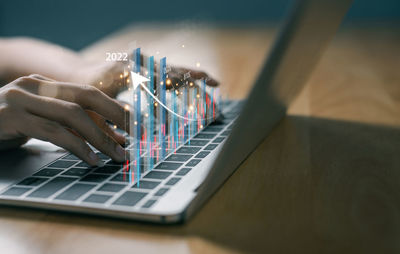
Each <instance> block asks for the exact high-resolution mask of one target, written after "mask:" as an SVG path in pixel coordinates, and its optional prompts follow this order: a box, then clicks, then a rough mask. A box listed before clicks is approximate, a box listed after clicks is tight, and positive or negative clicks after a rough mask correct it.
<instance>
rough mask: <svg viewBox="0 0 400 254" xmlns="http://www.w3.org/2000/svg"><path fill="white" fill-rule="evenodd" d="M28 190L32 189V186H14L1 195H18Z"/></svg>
mask: <svg viewBox="0 0 400 254" xmlns="http://www.w3.org/2000/svg"><path fill="white" fill-rule="evenodd" d="M28 190H31V189H30V188H22V187H12V188H10V189H8V190H6V191H5V192H3V193H2V194H1V195H4V196H14V197H18V196H21V195H22V194H24V193H25V192H27V191H28Z"/></svg>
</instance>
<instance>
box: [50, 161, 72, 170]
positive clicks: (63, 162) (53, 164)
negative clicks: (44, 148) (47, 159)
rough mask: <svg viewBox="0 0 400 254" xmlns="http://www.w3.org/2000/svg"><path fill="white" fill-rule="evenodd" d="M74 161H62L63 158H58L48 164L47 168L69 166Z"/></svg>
mask: <svg viewBox="0 0 400 254" xmlns="http://www.w3.org/2000/svg"><path fill="white" fill-rule="evenodd" d="M75 163H76V161H63V160H58V161H56V162H54V163H52V164H50V165H49V166H47V167H49V168H69V167H71V166H72V165H74V164H75Z"/></svg>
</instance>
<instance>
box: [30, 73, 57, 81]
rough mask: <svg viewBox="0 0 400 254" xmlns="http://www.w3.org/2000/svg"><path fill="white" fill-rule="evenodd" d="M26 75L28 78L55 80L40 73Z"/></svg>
mask: <svg viewBox="0 0 400 254" xmlns="http://www.w3.org/2000/svg"><path fill="white" fill-rule="evenodd" d="M28 77H30V78H35V79H39V80H45V81H52V82H55V80H54V79H51V78H48V77H45V76H43V75H40V74H31V75H29V76H28Z"/></svg>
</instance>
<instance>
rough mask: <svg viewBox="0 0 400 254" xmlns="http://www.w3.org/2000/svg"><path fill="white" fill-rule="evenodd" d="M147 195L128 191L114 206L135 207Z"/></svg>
mask: <svg viewBox="0 0 400 254" xmlns="http://www.w3.org/2000/svg"><path fill="white" fill-rule="evenodd" d="M146 195H147V193H144V192H136V191H127V192H125V193H124V194H122V195H121V196H120V197H119V198H118V199H117V200H115V202H114V203H113V205H123V206H134V205H136V204H137V203H138V202H139V201H140V200H142V198H144V197H145V196H146Z"/></svg>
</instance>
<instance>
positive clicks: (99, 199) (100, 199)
mask: <svg viewBox="0 0 400 254" xmlns="http://www.w3.org/2000/svg"><path fill="white" fill-rule="evenodd" d="M111 197H112V196H110V195H100V194H92V195H90V196H89V197H87V198H86V199H85V200H83V202H88V203H99V204H103V203H105V202H107V200H109V199H110V198H111Z"/></svg>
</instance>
